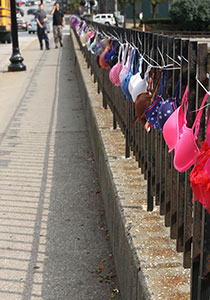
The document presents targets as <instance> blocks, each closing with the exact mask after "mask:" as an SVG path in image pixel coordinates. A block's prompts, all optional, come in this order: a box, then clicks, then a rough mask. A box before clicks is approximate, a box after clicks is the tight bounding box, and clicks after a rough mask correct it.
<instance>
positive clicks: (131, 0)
mask: <svg viewBox="0 0 210 300" xmlns="http://www.w3.org/2000/svg"><path fill="white" fill-rule="evenodd" d="M140 1H141V0H129V3H130V4H131V5H132V8H133V27H134V28H136V3H137V2H140Z"/></svg>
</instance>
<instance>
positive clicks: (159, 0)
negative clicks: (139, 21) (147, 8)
mask: <svg viewBox="0 0 210 300" xmlns="http://www.w3.org/2000/svg"><path fill="white" fill-rule="evenodd" d="M164 1H165V0H150V3H151V5H152V18H153V19H154V18H155V16H156V14H157V8H158V5H159V4H160V3H162V2H164Z"/></svg>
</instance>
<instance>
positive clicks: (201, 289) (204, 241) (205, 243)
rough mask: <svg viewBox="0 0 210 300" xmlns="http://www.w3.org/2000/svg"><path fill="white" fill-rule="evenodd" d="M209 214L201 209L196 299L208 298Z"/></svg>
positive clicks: (209, 281)
mask: <svg viewBox="0 0 210 300" xmlns="http://www.w3.org/2000/svg"><path fill="white" fill-rule="evenodd" d="M209 228H210V215H209V213H208V211H206V210H204V208H203V209H202V235H201V249H202V250H201V258H200V276H199V284H198V300H209V295H210V234H209Z"/></svg>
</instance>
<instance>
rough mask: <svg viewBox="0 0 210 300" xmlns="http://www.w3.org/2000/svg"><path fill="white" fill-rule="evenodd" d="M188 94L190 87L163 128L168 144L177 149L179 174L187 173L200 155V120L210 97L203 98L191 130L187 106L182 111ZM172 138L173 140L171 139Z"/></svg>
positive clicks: (176, 160) (176, 165)
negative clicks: (198, 140) (188, 123)
mask: <svg viewBox="0 0 210 300" xmlns="http://www.w3.org/2000/svg"><path fill="white" fill-rule="evenodd" d="M187 92H188V87H187V88H186V90H185V93H184V96H183V99H182V103H181V105H180V107H179V108H178V109H177V110H176V111H175V112H174V113H173V114H172V115H171V116H170V117H169V119H170V120H169V119H168V120H167V121H166V123H167V124H166V123H165V125H164V127H163V130H164V128H165V130H164V131H165V132H164V138H165V140H166V143H167V144H168V141H170V142H171V147H172V149H173V148H174V147H175V156H174V167H175V168H176V169H177V170H178V171H179V172H185V171H187V170H188V169H189V168H190V167H191V166H192V165H193V164H194V163H195V162H196V159H197V157H198V155H199V153H200V150H199V148H198V146H197V143H196V141H197V135H198V131H199V128H200V119H201V116H202V112H203V107H204V104H205V102H206V100H207V98H208V97H209V94H206V95H205V97H204V98H203V101H202V104H201V107H200V110H199V112H198V113H197V115H196V118H195V121H194V123H193V126H192V128H189V127H187V121H186V115H187V107H186V106H185V112H183V109H182V107H183V105H184V103H186V104H187ZM169 129H170V131H169ZM169 133H170V138H169ZM172 136H173V138H171V137H172ZM175 143H176V144H175ZM174 144H175V145H174ZM172 149H171V150H172Z"/></svg>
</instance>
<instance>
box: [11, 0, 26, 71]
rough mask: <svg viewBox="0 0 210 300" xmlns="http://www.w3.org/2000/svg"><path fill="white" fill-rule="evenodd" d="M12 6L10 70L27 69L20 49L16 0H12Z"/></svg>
mask: <svg viewBox="0 0 210 300" xmlns="http://www.w3.org/2000/svg"><path fill="white" fill-rule="evenodd" d="M10 7H11V19H12V56H11V57H10V61H11V64H10V65H9V66H8V71H25V70H26V66H25V65H24V64H23V57H22V56H21V55H20V51H19V43H18V33H17V19H16V1H15V0H10Z"/></svg>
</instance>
